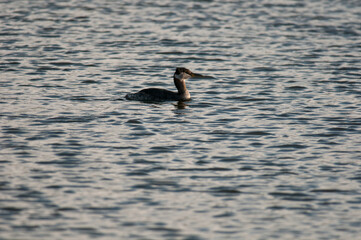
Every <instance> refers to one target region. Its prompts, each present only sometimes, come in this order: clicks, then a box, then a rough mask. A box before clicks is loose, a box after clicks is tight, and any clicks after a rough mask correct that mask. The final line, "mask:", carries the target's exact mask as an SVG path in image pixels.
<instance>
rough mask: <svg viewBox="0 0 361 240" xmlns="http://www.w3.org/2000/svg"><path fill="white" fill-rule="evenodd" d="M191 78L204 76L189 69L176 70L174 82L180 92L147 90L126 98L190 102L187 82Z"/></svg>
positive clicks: (156, 89) (128, 95)
mask: <svg viewBox="0 0 361 240" xmlns="http://www.w3.org/2000/svg"><path fill="white" fill-rule="evenodd" d="M191 77H202V75H201V74H197V73H192V72H191V71H190V70H189V69H187V68H176V70H175V73H174V75H173V80H174V85H175V86H176V88H177V89H178V92H172V91H168V90H165V89H159V88H146V89H143V90H140V91H139V92H137V93H129V94H127V95H126V96H125V98H126V99H128V100H138V101H189V100H190V99H191V95H190V94H189V92H188V89H187V87H186V80H187V79H188V78H191Z"/></svg>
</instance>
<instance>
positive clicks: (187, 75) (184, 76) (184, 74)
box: [174, 73, 191, 80]
mask: <svg viewBox="0 0 361 240" xmlns="http://www.w3.org/2000/svg"><path fill="white" fill-rule="evenodd" d="M174 77H175V78H176V79H179V80H181V79H188V78H190V77H191V75H189V74H188V73H181V74H175V75H174Z"/></svg>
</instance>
